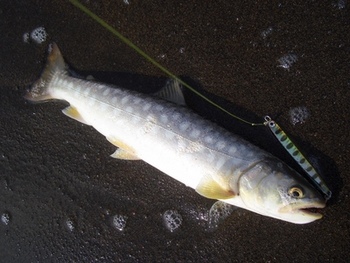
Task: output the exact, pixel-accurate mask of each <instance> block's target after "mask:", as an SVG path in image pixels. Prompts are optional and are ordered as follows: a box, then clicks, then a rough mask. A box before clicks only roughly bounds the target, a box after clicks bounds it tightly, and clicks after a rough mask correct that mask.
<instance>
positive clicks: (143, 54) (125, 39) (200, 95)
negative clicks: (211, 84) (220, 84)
mask: <svg viewBox="0 0 350 263" xmlns="http://www.w3.org/2000/svg"><path fill="white" fill-rule="evenodd" d="M69 1H70V2H71V3H72V4H73V5H75V6H76V7H77V8H79V9H80V10H81V11H83V12H84V13H85V14H87V15H88V16H90V17H91V18H92V19H94V20H95V21H96V22H97V23H99V24H100V25H101V26H103V27H104V28H106V29H107V30H108V31H110V32H111V33H112V34H114V35H115V36H117V37H118V38H119V39H120V40H121V41H123V42H124V43H125V44H127V45H128V46H129V47H131V48H132V49H134V50H135V51H136V52H137V53H139V54H140V55H141V56H142V57H144V58H145V59H147V60H148V61H149V62H151V63H152V64H153V65H155V66H156V67H157V68H159V69H160V70H161V71H163V72H164V73H165V74H167V75H168V76H169V77H171V78H173V79H176V80H178V81H179V82H180V83H181V84H182V85H183V86H184V87H186V88H188V89H189V90H191V91H192V92H193V93H195V94H196V95H198V96H199V97H201V98H202V99H204V100H206V101H207V102H209V103H210V104H212V105H213V106H215V107H217V108H218V109H220V110H222V111H223V112H225V113H227V114H229V115H230V116H232V117H234V118H236V119H238V120H240V121H242V122H244V123H247V124H250V125H252V126H258V125H259V126H261V125H264V124H263V123H252V122H249V121H246V120H244V119H242V118H240V117H238V116H236V115H234V114H232V113H231V112H229V111H227V110H225V109H224V108H223V107H221V106H220V105H218V104H216V103H215V102H213V101H212V100H210V99H208V98H207V97H205V96H204V95H203V94H201V93H200V92H198V91H196V90H195V89H194V88H192V87H191V86H190V85H188V84H187V83H186V82H184V81H183V80H181V79H180V78H178V77H177V76H176V75H175V74H173V73H171V72H170V71H169V70H168V69H166V68H165V67H163V66H162V65H160V64H159V63H158V62H157V61H155V60H154V59H153V58H151V57H150V56H149V55H147V54H146V53H145V52H144V51H142V50H141V49H140V48H139V47H137V46H136V45H135V44H134V43H132V42H131V41H130V40H129V39H127V38H126V37H124V36H123V35H122V34H120V33H119V32H118V31H117V30H116V29H115V28H113V27H111V26H110V25H109V24H107V23H106V22H105V21H104V20H103V19H101V18H100V17H99V16H97V15H96V14H95V13H93V12H91V11H90V10H89V9H88V8H87V7H86V6H84V5H82V4H81V3H80V2H79V1H77V0H69Z"/></svg>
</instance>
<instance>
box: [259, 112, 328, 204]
mask: <svg viewBox="0 0 350 263" xmlns="http://www.w3.org/2000/svg"><path fill="white" fill-rule="evenodd" d="M264 124H265V126H267V127H268V128H269V129H270V131H271V132H272V133H273V135H274V136H275V137H276V138H277V140H278V141H279V142H280V143H281V144H282V146H283V147H284V148H285V149H286V151H287V152H288V153H289V154H290V156H292V157H293V159H294V160H295V161H296V162H297V163H298V165H299V166H300V167H301V168H302V169H303V170H304V171H305V172H306V173H307V174H308V176H309V178H310V179H311V180H312V181H313V182H314V184H316V186H317V188H318V189H319V190H320V191H321V192H322V193H323V194H324V195H325V198H326V200H329V199H330V198H331V196H332V192H331V191H330V190H329V188H328V187H327V185H326V183H325V182H324V181H323V179H322V177H321V176H320V175H319V174H318V173H317V171H316V170H315V168H314V167H313V166H312V164H311V163H310V162H309V161H308V160H307V158H306V157H305V156H304V155H303V154H302V153H301V151H300V150H299V149H298V148H297V147H296V146H295V144H294V143H293V142H292V140H291V139H290V138H289V137H288V136H287V134H286V133H285V132H284V131H283V130H282V129H281V127H280V126H279V125H278V124H277V123H276V122H275V121H273V120H272V119H271V117H270V116H265V122H264Z"/></svg>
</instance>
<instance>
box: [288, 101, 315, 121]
mask: <svg viewBox="0 0 350 263" xmlns="http://www.w3.org/2000/svg"><path fill="white" fill-rule="evenodd" d="M309 116H310V113H309V111H308V109H307V108H306V107H305V106H300V107H295V108H292V109H290V110H289V117H290V122H291V123H292V124H293V125H295V124H297V123H300V124H302V123H304V122H305V121H306V119H307V118H309Z"/></svg>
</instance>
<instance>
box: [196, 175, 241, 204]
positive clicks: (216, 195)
mask: <svg viewBox="0 0 350 263" xmlns="http://www.w3.org/2000/svg"><path fill="white" fill-rule="evenodd" d="M196 191H197V193H199V194H200V195H203V196H205V197H207V198H211V199H229V198H232V197H234V196H235V193H234V192H232V191H230V190H227V189H224V188H223V187H222V186H221V185H220V184H218V183H217V182H216V181H215V180H214V179H213V178H212V177H211V176H210V175H206V176H203V178H202V180H201V181H200V182H199V184H198V185H197V187H196Z"/></svg>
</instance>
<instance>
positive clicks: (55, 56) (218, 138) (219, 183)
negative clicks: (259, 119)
mask: <svg viewBox="0 0 350 263" xmlns="http://www.w3.org/2000/svg"><path fill="white" fill-rule="evenodd" d="M161 94H175V95H174V96H173V98H171V100H172V101H176V102H177V103H173V102H170V101H167V100H165V99H164V98H159V97H155V96H150V95H145V94H141V93H137V92H134V91H130V90H125V89H121V88H118V87H114V86H110V85H106V84H102V83H98V82H93V81H86V80H82V79H77V78H73V77H71V76H69V75H68V74H67V72H66V68H65V64H64V61H63V58H62V56H61V53H60V51H59V49H58V47H57V46H56V45H55V44H53V45H52V48H51V52H50V55H49V57H48V63H47V66H46V68H45V70H44V72H43V74H42V76H41V78H40V79H39V80H38V81H37V82H36V83H34V85H33V86H32V89H31V91H30V92H28V94H27V96H26V98H27V99H29V100H31V101H46V100H49V99H59V100H65V101H67V102H68V103H69V104H70V106H69V107H67V108H66V109H64V110H63V112H64V113H65V114H66V115H67V116H70V117H72V118H74V119H76V120H78V121H80V122H83V123H85V124H88V125H92V126H93V127H94V128H95V129H96V130H97V131H99V132H100V133H101V134H103V135H104V136H106V138H107V140H108V141H110V142H111V143H112V144H114V145H116V146H117V147H118V149H117V150H116V152H115V153H114V154H112V157H115V158H119V159H127V160H137V159H142V160H144V161H145V162H147V163H149V164H150V165H152V166H154V167H156V168H158V169H159V170H161V171H162V172H164V173H165V174H167V175H169V176H171V177H173V178H174V179H176V180H178V181H180V182H182V183H184V184H185V185H187V186H189V187H191V188H193V189H195V190H196V191H197V192H198V193H200V194H201V195H203V196H205V197H208V198H213V199H218V200H222V201H224V202H227V203H229V204H232V205H236V206H239V207H242V208H245V209H248V210H251V211H253V212H257V213H259V214H262V215H265V216H270V217H274V218H278V219H281V220H285V221H288V222H292V223H299V224H302V223H309V222H312V221H314V220H316V219H319V218H321V217H322V216H321V215H320V214H318V213H315V212H313V211H312V209H310V208H323V207H324V206H325V201H324V199H323V198H322V196H321V195H320V194H319V193H318V192H317V191H316V190H315V189H314V188H313V187H312V186H311V185H310V184H309V183H308V182H307V181H306V180H305V179H303V178H302V176H301V175H299V174H298V173H297V172H295V171H294V170H292V169H291V168H289V167H288V166H287V165H286V164H284V163H282V162H281V161H280V160H279V159H277V158H276V157H273V156H272V155H270V154H269V153H267V152H265V151H263V150H261V149H259V148H258V147H256V146H254V145H252V144H250V143H249V142H247V141H245V140H244V139H242V138H240V137H238V136H236V135H234V134H232V133H230V132H228V131H226V130H225V129H223V128H221V127H219V126H218V125H216V124H214V123H212V122H210V121H208V120H205V119H204V118H202V117H200V116H199V115H197V114H195V113H194V112H192V111H191V110H190V109H188V108H187V107H185V106H182V105H179V103H180V104H182V103H181V101H182V100H183V98H182V97H181V96H182V94H181V90H180V89H179V85H178V83H177V82H176V81H173V82H172V83H171V84H170V85H169V86H168V87H167V90H166V91H165V92H163V93H161ZM161 96H162V97H165V95H161ZM168 97H169V96H168ZM168 99H169V98H168Z"/></svg>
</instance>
